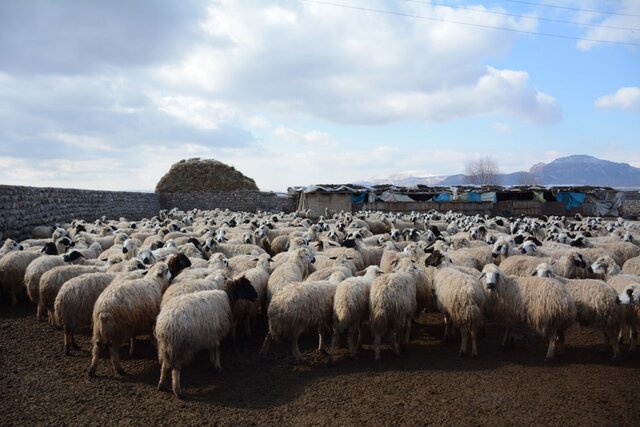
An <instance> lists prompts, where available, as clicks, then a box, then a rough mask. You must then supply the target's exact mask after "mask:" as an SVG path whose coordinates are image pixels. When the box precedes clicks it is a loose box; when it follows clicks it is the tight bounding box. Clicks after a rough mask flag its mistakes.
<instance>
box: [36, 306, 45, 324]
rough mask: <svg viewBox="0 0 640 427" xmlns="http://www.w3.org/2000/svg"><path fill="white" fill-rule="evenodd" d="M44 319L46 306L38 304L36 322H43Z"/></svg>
mask: <svg viewBox="0 0 640 427" xmlns="http://www.w3.org/2000/svg"><path fill="white" fill-rule="evenodd" d="M43 317H44V306H43V305H41V304H40V303H38V311H37V312H36V320H37V321H38V322H42V318H43Z"/></svg>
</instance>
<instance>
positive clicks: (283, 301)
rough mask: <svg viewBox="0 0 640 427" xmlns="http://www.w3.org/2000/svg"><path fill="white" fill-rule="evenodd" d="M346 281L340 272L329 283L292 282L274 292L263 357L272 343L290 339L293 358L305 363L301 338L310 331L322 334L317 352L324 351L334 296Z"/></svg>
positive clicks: (269, 309) (324, 281)
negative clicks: (342, 282) (301, 349)
mask: <svg viewBox="0 0 640 427" xmlns="http://www.w3.org/2000/svg"><path fill="white" fill-rule="evenodd" d="M343 279H344V274H343V273H342V272H339V271H338V272H335V273H334V274H332V275H331V277H329V280H323V281H317V282H295V283H290V284H289V285H287V286H285V287H284V288H282V289H281V290H280V291H279V292H277V293H275V294H274V295H273V298H272V299H271V303H270V304H269V308H268V309H267V316H268V318H269V331H268V332H267V336H266V337H265V339H264V342H263V344H262V348H261V349H260V356H261V357H265V356H266V355H267V353H268V352H269V349H270V347H271V343H272V342H273V341H276V342H278V341H280V340H281V339H283V338H289V339H290V340H291V352H292V353H293V356H294V357H295V359H296V360H297V361H298V362H303V361H304V356H303V355H302V353H301V352H300V348H299V347H298V338H299V337H300V335H302V333H303V332H305V331H307V330H318V331H319V343H318V350H322V349H323V344H324V342H325V339H324V334H325V332H326V331H328V330H330V329H331V321H332V319H333V296H334V294H335V292H336V288H337V286H338V283H340V282H341V281H342V280H343Z"/></svg>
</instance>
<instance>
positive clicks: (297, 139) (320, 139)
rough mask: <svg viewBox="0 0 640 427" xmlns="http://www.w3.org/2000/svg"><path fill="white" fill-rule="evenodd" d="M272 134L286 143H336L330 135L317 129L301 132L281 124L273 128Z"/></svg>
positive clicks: (333, 144) (326, 144)
mask: <svg viewBox="0 0 640 427" xmlns="http://www.w3.org/2000/svg"><path fill="white" fill-rule="evenodd" d="M273 134H274V135H275V136H276V137H278V138H279V139H280V140H282V141H284V142H286V143H287V144H304V145H320V146H325V147H327V146H335V145H336V141H334V139H333V138H331V135H329V134H328V133H326V132H321V131H319V130H310V131H306V132H301V131H297V130H294V129H290V128H287V127H286V126H282V125H281V126H278V127H276V128H275V129H274V130H273Z"/></svg>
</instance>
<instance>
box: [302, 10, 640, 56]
mask: <svg viewBox="0 0 640 427" xmlns="http://www.w3.org/2000/svg"><path fill="white" fill-rule="evenodd" d="M299 1H301V2H305V3H310V4H320V5H325V6H332V7H340V8H343V9H352V10H359V11H363V12H375V13H383V14H387V15H395V16H403V17H406V18H415V19H424V20H427V21H437V22H444V23H448V24H458V25H466V26H469V27H476V28H486V29H491V30H501V31H510V32H512V33H520V34H529V35H532V36H544V37H555V38H559V39H567V40H578V41H587V42H593V43H607V44H615V45H624V46H640V43H634V42H622V41H615V40H601V39H588V38H584V37H575V36H567V35H564V34H552V33H541V32H537V31H527V30H518V29H516V28H507V27H496V26H493V25H484V24H474V23H471V22H462V21H452V20H449V19H444V18H434V17H431V16H422V15H414V14H411V13H404V12H396V11H393V10H384V9H373V8H369V7H362V6H352V5H346V4H340V3H333V2H329V1H322V0H299Z"/></svg>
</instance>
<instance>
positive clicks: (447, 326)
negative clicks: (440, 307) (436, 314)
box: [442, 314, 451, 342]
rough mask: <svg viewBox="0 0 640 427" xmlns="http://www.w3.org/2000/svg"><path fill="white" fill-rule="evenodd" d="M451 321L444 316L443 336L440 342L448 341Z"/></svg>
mask: <svg viewBox="0 0 640 427" xmlns="http://www.w3.org/2000/svg"><path fill="white" fill-rule="evenodd" d="M450 325H451V321H449V317H448V316H447V315H446V314H445V315H444V334H443V335H442V342H447V340H448V339H449V332H450V328H451V326H450Z"/></svg>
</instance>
